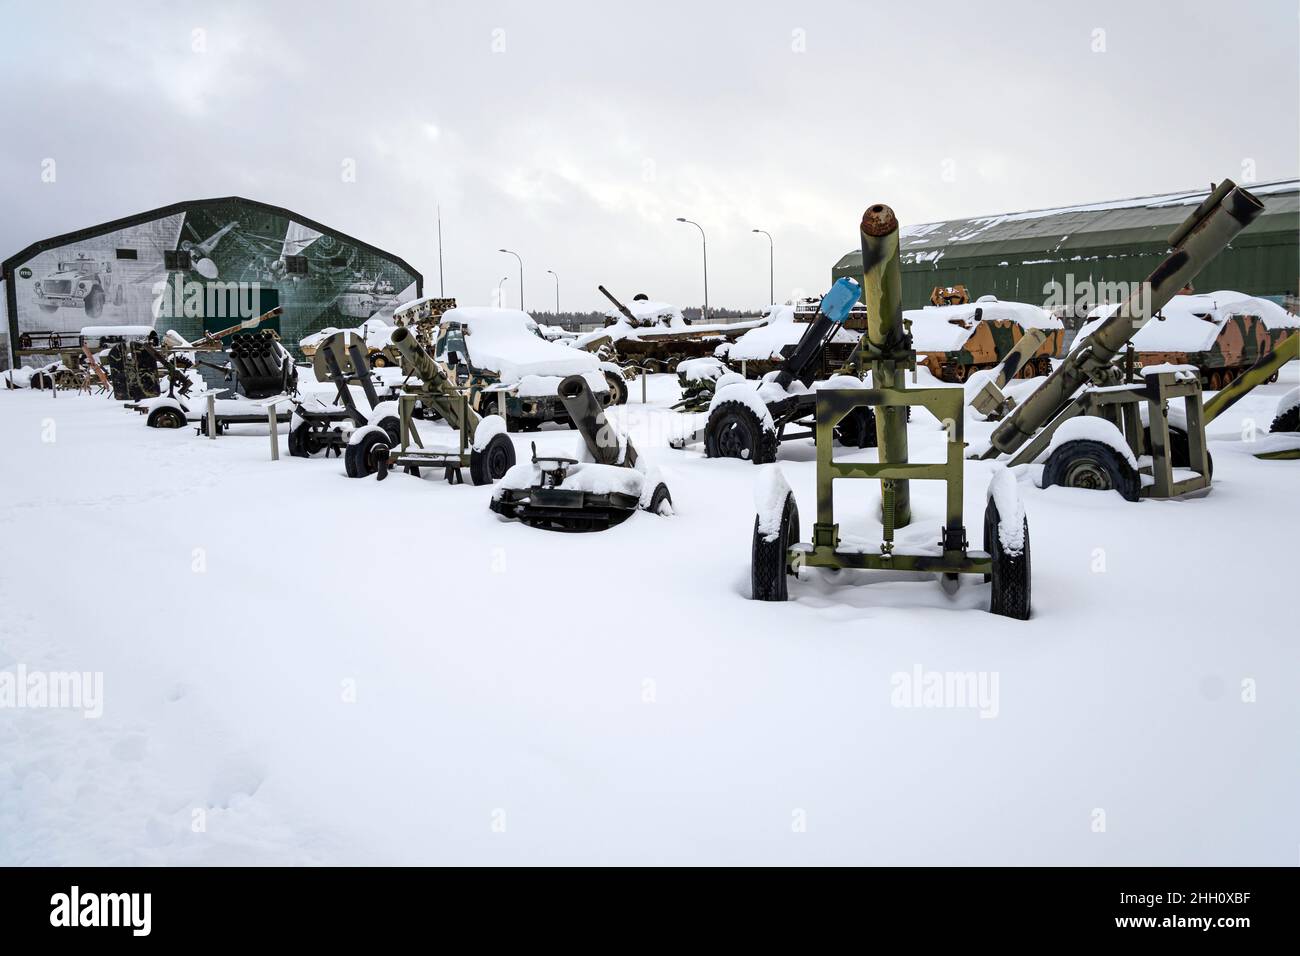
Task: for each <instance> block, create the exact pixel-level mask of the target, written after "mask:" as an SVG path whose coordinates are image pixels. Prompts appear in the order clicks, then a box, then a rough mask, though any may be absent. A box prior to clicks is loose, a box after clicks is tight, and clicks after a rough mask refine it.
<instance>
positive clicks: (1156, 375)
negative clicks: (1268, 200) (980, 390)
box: [976, 180, 1264, 501]
mask: <svg viewBox="0 0 1300 956" xmlns="http://www.w3.org/2000/svg"><path fill="white" fill-rule="evenodd" d="M1263 211H1264V206H1263V204H1262V203H1261V202H1260V201H1259V200H1258V199H1256V198H1255V197H1254V196H1253V195H1251V194H1250V193H1249V192H1248V191H1246V190H1245V189H1242V188H1240V187H1238V186H1237V185H1236V184H1234V183H1233V182H1232V181H1231V180H1224V181H1223V182H1222V183H1220V184H1219V185H1218V186H1216V187H1213V188H1212V189H1211V190H1210V194H1209V196H1207V197H1206V199H1205V200H1204V201H1203V202H1202V203H1201V204H1200V205H1199V206H1198V207H1197V208H1196V210H1195V211H1193V212H1192V214H1191V215H1190V216H1188V218H1187V219H1186V220H1185V221H1184V222H1183V223H1182V224H1181V225H1180V226H1179V227H1178V228H1177V229H1175V230H1174V232H1173V234H1172V235H1171V236H1170V237H1169V247H1170V249H1171V252H1170V253H1169V255H1168V256H1167V257H1166V258H1165V260H1164V261H1163V262H1162V263H1161V264H1160V265H1158V266H1157V267H1156V269H1155V270H1154V271H1153V272H1152V273H1151V275H1149V276H1148V277H1147V278H1146V279H1145V280H1144V281H1143V282H1142V283H1141V284H1140V286H1139V287H1138V289H1137V291H1135V292H1134V293H1133V294H1132V296H1130V297H1129V298H1128V299H1127V300H1126V301H1125V302H1124V303H1123V304H1122V305H1120V307H1119V308H1118V309H1116V310H1115V312H1114V313H1113V314H1112V315H1111V316H1110V317H1109V318H1107V319H1106V320H1105V321H1104V322H1102V323H1101V325H1099V326H1098V327H1097V328H1096V329H1095V330H1094V331H1093V332H1092V333H1091V334H1089V335H1088V337H1087V338H1086V339H1085V340H1084V341H1083V342H1081V343H1079V344H1078V345H1076V346H1075V347H1074V348H1073V349H1072V350H1071V352H1070V354H1069V355H1067V356H1066V358H1065V359H1064V361H1062V362H1061V364H1060V365H1059V366H1057V368H1056V370H1055V371H1054V372H1052V374H1051V375H1049V376H1048V378H1047V380H1046V381H1045V382H1043V384H1042V385H1041V386H1039V388H1038V389H1037V390H1035V391H1034V392H1033V393H1032V394H1031V395H1029V396H1028V397H1026V398H1025V400H1024V401H1023V402H1022V403H1021V404H1020V405H1019V406H1018V407H1017V408H1015V409H1014V410H1013V411H1012V412H1011V414H1010V415H1009V416H1007V418H1005V419H1004V420H1003V421H1002V423H1001V424H1000V425H999V426H998V427H997V428H996V429H995V430H994V431H993V434H992V436H991V438H990V443H991V444H990V447H989V448H988V449H987V450H986V451H984V452H982V453H980V454H979V455H977V456H976V457H980V458H985V459H994V458H998V457H1000V456H1002V455H1007V456H1010V458H1009V460H1008V464H1009V465H1011V466H1015V465H1021V464H1025V463H1027V462H1032V461H1035V460H1037V459H1038V458H1039V456H1040V455H1043V454H1046V455H1047V462H1046V466H1045V467H1044V469H1043V485H1044V486H1048V485H1061V486H1063V487H1067V488H1090V489H1097V490H1115V491H1118V492H1119V493H1120V494H1121V495H1123V496H1124V497H1125V498H1126V499H1128V500H1129V501H1137V500H1138V499H1139V498H1143V497H1154V498H1173V497H1178V496H1182V495H1189V494H1196V493H1201V492H1204V491H1205V490H1206V489H1208V488H1209V486H1210V476H1211V472H1212V469H1213V463H1212V461H1211V460H1210V455H1209V452H1208V451H1207V449H1206V444H1205V417H1204V413H1203V409H1202V405H1201V382H1200V373H1199V371H1198V370H1197V369H1195V368H1193V367H1191V366H1179V365H1153V366H1147V367H1143V368H1142V369H1140V373H1141V374H1140V378H1139V380H1137V381H1133V380H1132V378H1133V376H1132V375H1130V374H1128V373H1127V372H1126V369H1125V366H1126V365H1127V366H1128V368H1129V369H1130V370H1131V368H1132V365H1133V363H1132V362H1131V361H1129V362H1125V361H1124V357H1123V353H1124V351H1125V348H1126V346H1127V345H1128V343H1129V341H1130V340H1131V339H1132V338H1133V336H1134V335H1136V334H1137V332H1138V330H1140V329H1141V328H1142V327H1143V326H1144V325H1145V324H1146V323H1147V322H1149V321H1150V320H1151V319H1152V318H1154V317H1155V316H1156V315H1157V313H1158V312H1159V311H1160V309H1161V308H1162V307H1163V306H1165V305H1166V304H1167V303H1168V302H1169V301H1170V299H1172V298H1173V297H1174V296H1175V295H1176V294H1177V293H1178V291H1179V290H1180V289H1183V288H1184V287H1186V286H1187V285H1188V284H1189V283H1190V282H1191V281H1192V280H1193V279H1194V278H1195V277H1196V276H1197V274H1198V273H1199V272H1200V271H1201V270H1202V269H1203V268H1204V267H1205V266H1206V265H1207V264H1208V263H1209V262H1210V261H1211V260H1212V259H1213V258H1214V257H1215V256H1216V255H1218V254H1219V252H1221V251H1222V250H1223V249H1224V248H1225V247H1226V246H1227V245H1228V243H1230V242H1231V241H1232V240H1233V238H1234V237H1235V236H1236V235H1237V234H1238V233H1239V232H1241V230H1243V229H1244V228H1246V227H1247V226H1248V225H1250V223H1252V222H1253V221H1254V220H1255V218H1256V217H1258V216H1259V214H1260V213H1261V212H1263ZM1171 399H1182V400H1183V414H1182V415H1181V416H1178V415H1176V414H1173V415H1171V413H1170V409H1169V401H1170V400H1171ZM1143 412H1145V413H1146V414H1145V416H1144V415H1143ZM1144 417H1145V418H1146V421H1145V422H1144V421H1143V418H1144ZM1144 459H1145V460H1144ZM1146 462H1149V463H1146ZM1175 468H1178V469H1189V470H1190V471H1191V472H1193V474H1192V475H1190V476H1185V477H1181V478H1180V477H1177V476H1175V474H1174V469H1175Z"/></svg>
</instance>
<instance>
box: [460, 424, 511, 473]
mask: <svg viewBox="0 0 1300 956" xmlns="http://www.w3.org/2000/svg"><path fill="white" fill-rule="evenodd" d="M514 464H515V445H514V442H512V441H511V440H510V439H509V438H507V437H506V436H505V435H502V434H500V433H498V434H496V435H493V436H492V439H491V440H490V441H489V442H488V443H487V447H486V448H484V449H483V450H482V451H481V452H480V451H471V452H470V454H469V480H470V483H471V484H475V485H490V484H492V482H494V481H498V480H500V478H501V476H502V475H504V474H505V473H506V472H507V471H509V470H510V469H511V468H513V467H514Z"/></svg>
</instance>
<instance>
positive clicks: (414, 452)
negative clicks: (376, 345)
mask: <svg viewBox="0 0 1300 956" xmlns="http://www.w3.org/2000/svg"><path fill="white" fill-rule="evenodd" d="M391 342H392V345H393V347H394V348H395V349H397V351H398V354H399V355H400V356H401V362H402V369H403V371H405V372H406V373H407V382H406V383H404V384H403V386H402V388H403V394H402V395H401V397H399V398H398V400H397V437H396V439H394V437H393V436H392V434H391V433H390V431H389V430H387V429H385V428H384V427H382V425H381V424H369V425H366V426H364V427H360V428H357V429H356V430H355V431H353V432H352V435H351V437H350V438H349V440H348V446H347V450H346V451H345V452H344V456H343V464H344V467H345V469H346V471H347V474H348V477H349V478H365V477H366V476H368V475H377V477H378V479H379V480H380V481H383V480H384V479H385V478H386V477H388V472H389V471H390V470H391V469H393V468H396V467H401V468H402V469H403V470H404V471H405V472H406V473H407V474H408V475H416V476H418V475H419V474H420V470H421V469H422V468H441V469H443V474H444V476H445V477H446V479H447V480H448V481H449V482H451V483H452V484H460V483H461V482H462V481H463V477H462V475H461V470H462V469H464V468H468V469H469V474H470V481H471V483H473V484H475V485H486V484H491V483H492V482H493V481H496V480H497V479H499V478H501V477H502V476H503V475H504V474H505V473H506V472H507V471H509V470H510V468H511V467H512V466H513V465H514V463H515V446H514V444H513V443H512V442H511V441H510V437H509V436H508V435H507V434H506V422H505V419H504V418H502V417H501V416H500V415H487V416H480V415H479V413H478V412H477V411H475V409H474V407H473V405H472V404H471V402H470V397H469V390H468V388H462V387H460V386H459V385H458V383H457V382H456V381H455V380H454V379H453V377H452V373H451V372H449V371H448V370H447V369H446V368H444V367H443V366H442V365H440V364H439V363H438V362H436V361H434V359H433V357H432V356H431V355H429V353H428V352H427V351H426V350H425V348H424V346H422V345H421V344H420V343H419V341H418V340H417V339H416V334H415V331H414V330H413V329H411V328H409V327H406V326H403V327H400V328H397V329H395V330H393V336H392V340H391ZM353 361H354V362H355V359H354V360H353ZM412 375H415V376H418V378H419V382H418V383H417V382H411V381H410V376H412ZM417 405H419V406H422V408H423V410H424V412H425V415H426V417H431V415H430V413H436V415H437V416H438V417H439V418H441V419H442V420H443V421H445V422H446V423H447V424H448V425H449V426H451V428H452V429H454V430H455V432H456V434H457V445H456V447H433V446H429V447H426V446H425V444H424V442H423V441H422V440H421V438H420V434H419V431H418V430H417V429H416V427H415V412H416V406H417Z"/></svg>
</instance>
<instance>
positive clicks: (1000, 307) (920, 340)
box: [903, 296, 1064, 352]
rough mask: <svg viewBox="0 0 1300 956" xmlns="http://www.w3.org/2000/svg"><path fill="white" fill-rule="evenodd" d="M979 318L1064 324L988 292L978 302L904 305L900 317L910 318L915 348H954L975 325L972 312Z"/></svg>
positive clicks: (1028, 326) (1026, 323) (1051, 326)
mask: <svg viewBox="0 0 1300 956" xmlns="http://www.w3.org/2000/svg"><path fill="white" fill-rule="evenodd" d="M976 310H979V312H980V320H981V321H983V320H985V319H987V320H991V321H1002V320H1007V319H1010V320H1011V321H1013V322H1019V323H1020V325H1021V327H1022V328H1026V329H1060V328H1064V324H1063V323H1062V322H1061V320H1060V319H1058V318H1056V317H1055V316H1053V315H1052V314H1051V313H1050V312H1048V311H1047V310H1046V309H1043V308H1040V307H1039V306H1036V305H1028V304H1027V303H1024V302H1001V301H998V300H997V299H994V298H993V297H992V296H983V297H981V299H980V300H979V301H978V302H968V303H966V304H964V305H927V306H926V307H925V308H923V309H908V310H906V311H904V312H903V318H904V319H910V320H911V322H912V344H913V347H914V348H915V349H916V350H917V351H918V352H956V351H958V350H959V349H960V348H961V347H962V346H963V345H965V344H966V340H967V339H969V338H970V337H971V336H972V335H973V334H974V333H975V329H976V328H977V327H978V323H977V322H976V320H975V312H976Z"/></svg>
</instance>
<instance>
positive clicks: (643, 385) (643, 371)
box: [641, 369, 648, 405]
mask: <svg viewBox="0 0 1300 956" xmlns="http://www.w3.org/2000/svg"><path fill="white" fill-rule="evenodd" d="M647 377H648V376H647V375H646V371H645V369H641V404H642V405H644V404H645V403H646V397H645V380H646V378H647Z"/></svg>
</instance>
